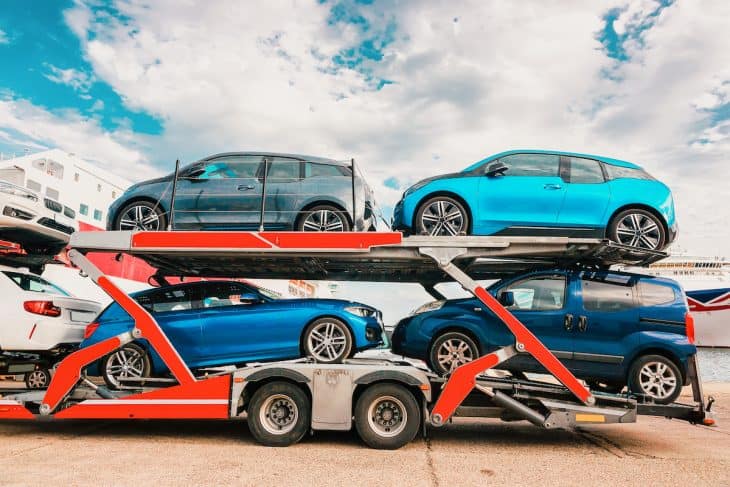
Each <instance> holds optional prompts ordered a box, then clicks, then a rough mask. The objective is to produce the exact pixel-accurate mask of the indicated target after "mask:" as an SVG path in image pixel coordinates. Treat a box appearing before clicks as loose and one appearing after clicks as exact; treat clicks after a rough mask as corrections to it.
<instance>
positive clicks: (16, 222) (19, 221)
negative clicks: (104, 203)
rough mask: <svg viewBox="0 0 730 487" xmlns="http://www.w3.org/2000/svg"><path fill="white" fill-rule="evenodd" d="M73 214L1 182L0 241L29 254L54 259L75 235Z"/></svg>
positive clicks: (32, 194)
mask: <svg viewBox="0 0 730 487" xmlns="http://www.w3.org/2000/svg"><path fill="white" fill-rule="evenodd" d="M77 227H78V223H77V222H76V212H75V211H74V210H73V209H71V208H69V207H67V206H64V205H62V204H61V203H59V202H58V201H55V200H52V199H51V198H43V197H40V196H39V195H37V194H36V193H34V192H33V191H30V190H28V189H26V188H23V187H21V186H17V185H15V184H13V183H10V182H8V181H4V180H0V239H2V240H8V241H11V242H15V243H18V244H20V245H22V246H23V248H24V249H25V250H26V251H27V252H28V253H31V254H48V255H53V254H56V253H58V252H60V251H61V249H63V248H64V247H65V246H66V244H68V241H69V238H70V236H71V234H72V233H73V232H74V231H76V229H77Z"/></svg>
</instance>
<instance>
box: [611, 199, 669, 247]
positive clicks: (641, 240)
mask: <svg viewBox="0 0 730 487" xmlns="http://www.w3.org/2000/svg"><path fill="white" fill-rule="evenodd" d="M608 238H609V239H611V240H613V241H614V242H617V243H620V244H623V245H628V246H630V247H637V248H642V249H648V250H662V249H663V248H664V247H665V245H666V243H667V231H666V229H665V228H664V223H662V221H661V219H659V218H658V217H657V216H656V215H654V214H653V213H651V212H649V211H646V210H642V209H640V208H630V209H628V210H624V211H622V212H620V213H618V214H617V215H616V216H614V217H613V218H612V219H611V222H610V223H609V225H608Z"/></svg>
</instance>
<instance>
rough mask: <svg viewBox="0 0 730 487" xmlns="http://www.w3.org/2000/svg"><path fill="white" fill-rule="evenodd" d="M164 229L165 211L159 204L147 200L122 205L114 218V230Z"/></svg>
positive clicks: (165, 223) (165, 224)
mask: <svg viewBox="0 0 730 487" xmlns="http://www.w3.org/2000/svg"><path fill="white" fill-rule="evenodd" d="M166 229H167V219H166V218H165V212H164V211H163V210H162V208H160V205H158V204H155V203H151V202H149V201H135V202H133V203H130V204H128V205H126V206H124V207H123V208H122V209H121V210H119V212H118V213H117V216H116V218H115V219H114V230H146V231H148V232H156V231H159V230H166Z"/></svg>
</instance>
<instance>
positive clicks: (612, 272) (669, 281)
mask: <svg viewBox="0 0 730 487" xmlns="http://www.w3.org/2000/svg"><path fill="white" fill-rule="evenodd" d="M578 271H579V272H597V273H605V274H606V275H608V276H617V277H619V276H620V277H628V278H632V277H633V278H639V279H642V280H644V281H654V282H661V283H664V284H669V285H672V286H679V283H678V282H677V281H675V280H673V279H669V278H667V277H659V276H652V275H649V274H639V273H636V272H626V271H617V270H592V269H578ZM566 272H572V270H571V269H558V268H555V269H542V270H535V271H529V272H525V273H524V274H519V275H515V276H510V277H506V278H504V279H501V280H500V281H499V282H508V281H512V280H519V279H523V278H526V277H530V276H536V275H544V274H562V273H566Z"/></svg>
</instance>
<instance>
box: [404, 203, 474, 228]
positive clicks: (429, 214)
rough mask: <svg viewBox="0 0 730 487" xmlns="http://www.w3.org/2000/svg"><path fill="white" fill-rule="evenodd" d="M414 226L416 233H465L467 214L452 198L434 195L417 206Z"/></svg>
mask: <svg viewBox="0 0 730 487" xmlns="http://www.w3.org/2000/svg"><path fill="white" fill-rule="evenodd" d="M415 226H416V233H417V234H421V235H431V236H434V237H437V236H451V237H453V236H456V235H465V234H466V233H467V232H468V230H469V214H468V213H467V211H466V208H464V205H462V204H461V203H459V202H458V201H457V200H455V199H454V198H450V197H448V196H435V197H433V198H431V199H429V200H426V201H425V202H424V203H423V204H422V205H421V206H419V207H418V210H417V211H416V221H415Z"/></svg>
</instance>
